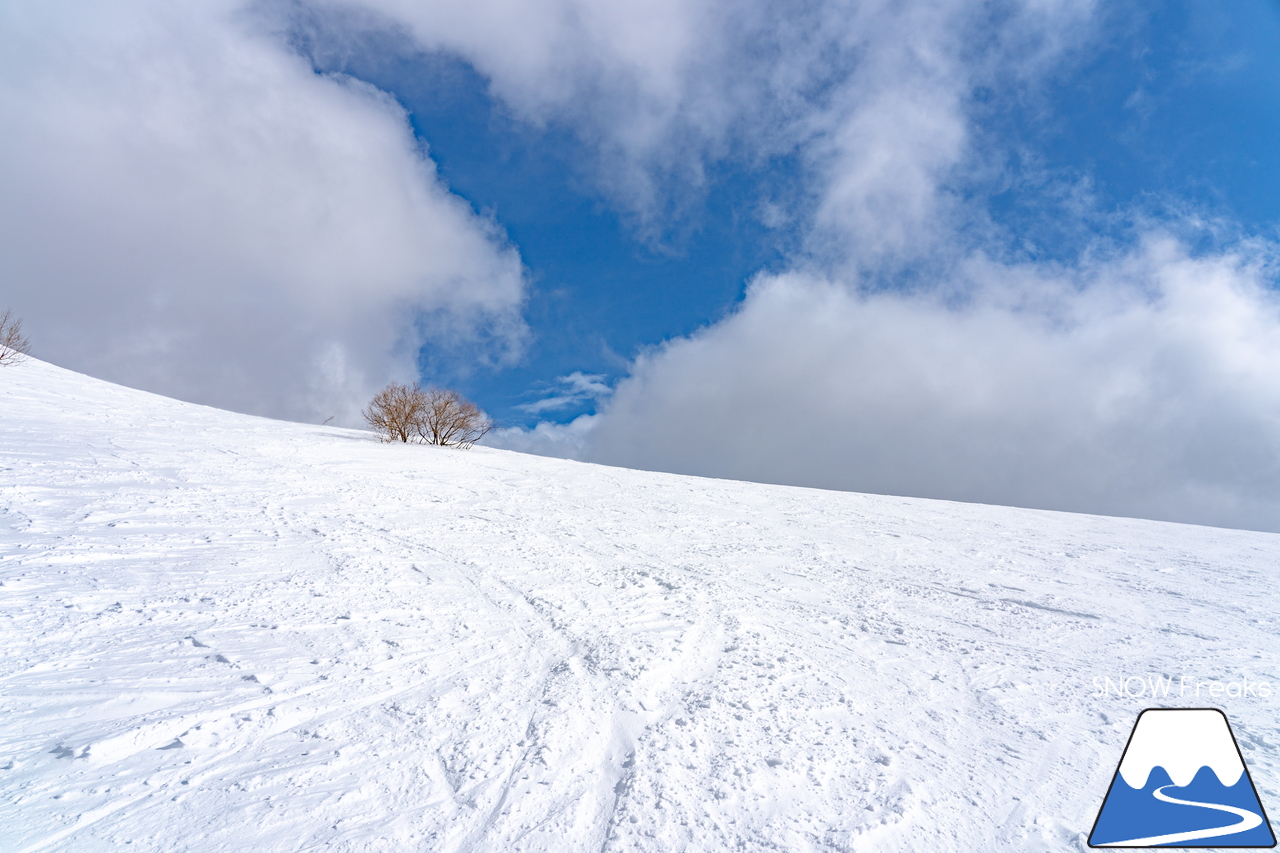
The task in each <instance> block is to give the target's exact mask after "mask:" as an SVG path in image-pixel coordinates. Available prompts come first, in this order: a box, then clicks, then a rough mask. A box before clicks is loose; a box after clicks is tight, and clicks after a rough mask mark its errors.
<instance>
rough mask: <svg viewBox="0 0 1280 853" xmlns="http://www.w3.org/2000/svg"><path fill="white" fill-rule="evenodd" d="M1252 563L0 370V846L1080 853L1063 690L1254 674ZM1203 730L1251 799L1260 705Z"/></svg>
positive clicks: (1079, 693) (1103, 735) (1264, 619)
mask: <svg viewBox="0 0 1280 853" xmlns="http://www.w3.org/2000/svg"><path fill="white" fill-rule="evenodd" d="M1277 557H1280V536H1277V535H1275V534H1269V533H1256V532H1249V531H1240V530H1220V529H1213V528H1205V527H1193V526H1188V525H1177V524H1169V523H1161V522H1152V521H1135V520H1128V519H1119V518H1103V517H1096V516H1085V515H1071V514H1065V513H1054V512H1045V511H1032V510H1014V509H1006V508H1001V507H993V506H982V505H976V504H961V503H947V502H942V501H928V500H918V499H903V498H893V497H882V496H869V495H861V494H853V493H844V492H828V491H820V490H814V489H802V488H790V487H780V486H765V485H757V484H752V483H743V482H731V481H721V480H712V479H699V478H695V477H685V476H676V475H669V474H658V473H648V472H639V471H632V470H626V469H619V468H608V467H603V466H596V465H586V464H581V463H576V462H571V461H565V460H559V459H550V458H543V457H534V456H526V455H522V454H519V453H514V452H510V451H500V450H494V449H491V448H484V447H479V448H475V449H474V450H472V451H469V452H464V451H457V450H446V449H439V448H428V447H423V446H404V445H386V444H380V443H378V442H377V441H376V440H375V439H374V438H373V436H372V435H370V434H368V433H364V432H360V431H353V430H343V429H334V428H327V427H319V426H308V425H303V424H295V423H284V422H277V421H270V420H265V419H261V418H254V417H249V416H244V415H237V414H230V413H227V412H223V411H218V410H215V409H210V408H204V407H200V406H195V405H191V404H187V403H179V402H176V401H173V400H168V399H165V398H162V397H157V396H154V395H151V394H147V393H143V392H140V391H133V390H129V389H126V388H122V387H119V386H114V385H109V384H106V383H104V382H100V381H97V380H93V379H90V378H88V377H85V376H81V375H78V374H75V373H71V372H69V371H66V370H63V369H60V368H57V367H54V366H51V365H49V364H46V363H43V362H40V361H36V360H31V361H28V362H26V363H24V364H22V365H19V366H17V367H9V368H0V648H2V649H3V650H4V653H3V655H0V849H3V850H5V851H13V853H34V851H72V850H74V851H99V850H125V849H127V850H130V851H136V853H143V851H173V850H184V851H214V850H253V851H258V853H274V851H310V850H334V851H344V850H377V851H399V850H413V851H586V850H590V851H601V850H605V851H655V853H656V851H663V853H667V851H683V850H688V851H717V850H735V851H766V850H768V851H779V850H785V851H818V850H823V851H829V850H845V851H851V850H856V851H864V850H865V851H921V850H938V851H960V850H968V851H978V850H991V851H1023V850H1025V851H1045V850H1068V849H1071V850H1083V849H1084V848H1085V839H1086V836H1087V834H1088V832H1089V829H1090V827H1091V825H1092V823H1093V819H1094V817H1095V815H1096V814H1097V809H1098V807H1099V806H1100V804H1101V802H1102V799H1103V797H1104V795H1105V794H1106V791H1107V787H1108V784H1109V783H1110V780H1111V778H1112V774H1113V773H1114V771H1115V769H1116V762H1117V761H1118V760H1119V758H1120V754H1121V751H1122V749H1123V747H1124V744H1125V741H1126V738H1127V737H1128V734H1129V730H1130V727H1131V726H1132V725H1133V721H1134V719H1135V717H1136V715H1137V713H1138V712H1139V711H1140V710H1141V709H1142V708H1143V707H1145V706H1146V705H1148V704H1155V703H1152V701H1151V699H1150V697H1142V696H1128V695H1122V696H1116V695H1111V694H1107V695H1104V696H1099V695H1098V694H1097V692H1096V690H1095V686H1094V685H1095V682H1094V679H1095V678H1099V677H1102V676H1108V677H1112V678H1113V679H1120V678H1123V677H1128V676H1143V675H1147V674H1151V673H1161V674H1166V675H1178V674H1186V675H1189V676H1191V677H1192V678H1193V679H1194V678H1216V679H1223V680H1225V679H1228V678H1240V677H1248V678H1249V679H1251V680H1262V681H1271V682H1275V681H1276V678H1277V676H1276V672H1275V669H1274V665H1275V655H1274V651H1275V649H1276V648H1280V641H1278V638H1277V630H1276V623H1275V615H1274V614H1275V602H1276V601H1277V600H1280V590H1278V589H1277V579H1276V570H1275V567H1276V564H1277ZM1135 683H1136V682H1135ZM1272 695H1273V696H1274V695H1276V694H1275V693H1273V694H1272ZM1215 702H1221V703H1223V704H1222V707H1223V708H1224V709H1225V710H1226V712H1227V714H1228V716H1229V717H1230V719H1231V722H1232V726H1233V728H1234V730H1235V732H1236V735H1237V737H1238V739H1239V742H1240V745H1241V748H1242V749H1243V750H1244V756H1245V759H1246V761H1247V762H1248V763H1249V766H1250V769H1251V772H1252V775H1253V779H1254V781H1255V783H1256V784H1257V785H1258V790H1259V795H1260V796H1261V797H1262V800H1263V802H1264V803H1267V802H1275V801H1276V797H1277V794H1278V793H1280V791H1278V790H1277V781H1276V780H1277V779H1278V778H1280V776H1278V775H1277V774H1278V773H1280V760H1278V759H1277V754H1276V749H1277V747H1276V745H1277V744H1280V724H1278V723H1277V718H1276V714H1275V707H1274V704H1273V703H1274V700H1273V699H1260V698H1258V697H1257V696H1249V697H1244V696H1238V697H1235V698H1222V699H1220V700H1215ZM1158 704H1165V705H1176V704H1181V705H1183V706H1186V707H1194V706H1204V705H1206V704H1207V703H1206V701H1205V699H1204V697H1199V698H1195V697H1186V698H1178V697H1174V698H1172V699H1168V700H1163V701H1161V702H1160V703H1158Z"/></svg>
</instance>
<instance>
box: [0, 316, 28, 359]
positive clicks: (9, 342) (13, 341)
mask: <svg viewBox="0 0 1280 853" xmlns="http://www.w3.org/2000/svg"><path fill="white" fill-rule="evenodd" d="M29 352H31V341H29V340H27V336H26V335H24V334H22V321H21V320H19V319H18V318H17V317H15V316H13V312H12V311H9V310H8V309H6V310H5V312H4V313H3V314H0V365H5V364H21V363H22V361H23V359H25V358H26V357H27V354H28V353H29Z"/></svg>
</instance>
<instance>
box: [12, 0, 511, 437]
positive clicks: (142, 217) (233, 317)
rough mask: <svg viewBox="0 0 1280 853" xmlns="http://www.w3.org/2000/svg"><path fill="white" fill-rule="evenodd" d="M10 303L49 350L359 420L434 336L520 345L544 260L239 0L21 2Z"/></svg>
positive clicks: (395, 119)
mask: <svg viewBox="0 0 1280 853" xmlns="http://www.w3.org/2000/svg"><path fill="white" fill-rule="evenodd" d="M0 116H2V117H0V122H2V123H3V125H4V127H5V132H4V133H3V134H0V199H3V202H2V203H0V281H3V285H2V287H3V295H2V297H0V301H2V302H4V303H5V304H9V305H12V307H13V308H14V309H15V311H17V312H18V313H20V314H21V315H22V316H23V317H24V318H25V319H26V322H27V327H28V329H29V330H30V332H31V336H32V339H33V343H34V346H35V350H36V352H37V353H38V354H39V355H40V356H41V357H44V358H48V359H50V360H52V361H55V362H58V363H61V364H64V365H66V366H68V367H73V368H76V369H80V370H84V371H86V372H89V373H92V374H94V375H97V376H102V377H104V378H109V379H113V380H116V381H121V382H124V383H127V384H132V385H138V386H141V387H145V388H148V389H151V390H156V391H160V392H163V393H168V394H172V395H174V396H178V397H184V398H188V399H197V400H199V401H201V402H207V403H212V404H216V405H221V406H226V407H228V408H233V409H238V410H242V411H251V412H257V413H262V414H271V415H278V416H284V417H294V418H304V419H309V418H315V419H323V418H325V417H327V416H329V415H336V416H337V417H338V419H339V421H344V420H345V421H347V422H351V421H353V420H354V419H355V418H356V415H357V412H358V407H359V405H360V403H362V402H363V401H364V400H366V399H367V396H368V394H369V393H370V391H371V389H373V388H375V387H377V386H378V385H380V384H381V383H383V382H385V381H386V380H387V379H388V378H392V377H398V378H411V377H413V376H415V375H416V369H415V359H416V354H417V350H418V346H419V344H420V343H421V341H422V340H423V337H424V335H429V336H431V337H432V339H433V340H435V341H436V342H438V343H440V344H441V345H442V346H446V347H447V346H463V347H466V346H480V347H481V352H482V353H484V354H487V357H489V358H498V359H501V358H502V357H504V353H505V354H512V353H514V352H517V351H518V349H519V347H520V346H521V341H522V337H523V334H524V327H523V323H522V321H521V319H520V316H519V311H520V306H521V301H522V298H523V287H524V283H523V272H522V267H521V263H520V259H519V257H518V255H517V253H516V251H515V250H514V249H512V248H509V247H508V246H507V245H506V244H505V240H504V237H503V235H502V234H501V233H500V231H499V230H498V229H497V228H496V227H495V226H494V225H492V224H491V223H489V222H488V221H486V220H484V219H482V218H479V217H477V216H476V215H475V214H474V212H473V211H472V210H471V209H470V208H469V206H468V205H467V204H466V203H464V202H463V201H461V200H460V199H458V198H457V197H455V196H452V195H451V194H450V193H449V192H448V191H447V189H446V188H445V187H444V186H443V185H442V184H441V182H440V180H439V179H438V177H437V176H436V174H435V171H434V167H433V165H432V163H431V162H430V160H428V159H426V158H425V157H424V156H423V155H422V154H421V152H420V151H419V150H418V147H417V144H416V142H415V140H414V138H413V136H412V133H411V131H410V129H409V127H408V123H407V121H406V118H405V115H404V113H403V111H402V110H401V109H400V108H399V107H398V106H397V105H396V104H395V103H394V102H393V101H391V100H390V99H389V98H387V97H386V96H384V95H382V94H381V93H379V92H377V91H375V90H373V89H371V88H370V87H368V86H366V85H363V84H361V83H358V82H356V81H352V80H346V79H338V78H333V77H326V76H321V75H317V74H315V73H314V72H313V71H312V69H311V68H310V66H309V65H308V64H307V63H306V62H305V61H304V60H302V59H301V58H299V57H297V56H295V55H293V54H291V53H290V52H289V51H288V50H287V49H285V48H284V47H283V46H282V45H281V44H279V43H277V42H276V41H274V40H272V39H270V38H268V37H267V36H265V35H263V34H261V33H260V32H258V31H257V29H256V24H255V22H254V21H253V20H251V19H250V18H248V17H246V16H245V15H244V14H243V13H242V12H241V11H240V9H239V4H238V3H234V2H227V0H203V2H193V3H183V4H177V5H175V4H171V3H164V2H153V0H133V2H119V3H112V4H107V5H104V4H97V3H90V2H74V1H68V2H57V0H53V1H52V2H40V3H14V4H7V5H6V6H5V7H4V9H3V10H2V11H0Z"/></svg>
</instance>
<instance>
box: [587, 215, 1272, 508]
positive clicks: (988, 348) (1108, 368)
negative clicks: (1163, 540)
mask: <svg viewBox="0 0 1280 853" xmlns="http://www.w3.org/2000/svg"><path fill="white" fill-rule="evenodd" d="M1270 260H1271V255H1270V250H1269V249H1268V247H1265V246H1257V245H1247V244H1246V245H1241V246H1239V247H1237V248H1236V249H1235V250H1234V251H1231V252H1227V253H1222V254H1218V255H1212V256H1207V257H1192V256H1190V255H1189V254H1188V253H1187V251H1186V250H1185V248H1184V247H1183V246H1182V245H1181V244H1179V243H1178V242H1177V241H1175V240H1173V239H1172V238H1169V237H1165V236H1152V237H1150V238H1149V239H1147V240H1146V241H1145V242H1144V244H1143V245H1142V247H1141V248H1140V249H1137V250H1135V251H1133V252H1132V253H1130V254H1128V255H1126V256H1123V257H1120V258H1118V259H1115V260H1111V261H1108V262H1095V263H1089V264H1085V265H1084V266H1082V267H1081V268H1078V269H1056V270H1050V269H1046V268H1037V267H1034V266H1007V265H1001V264H997V263H993V262H991V261H989V260H986V259H982V258H976V259H973V260H971V261H969V262H968V263H967V264H966V265H965V266H964V268H963V269H962V270H959V271H958V274H960V275H963V276H964V278H965V285H966V288H965V292H966V293H967V299H966V301H965V302H964V303H963V304H962V305H961V306H959V307H957V306H954V305H948V304H947V300H945V299H944V298H942V297H941V296H940V295H938V294H936V293H935V294H926V295H915V296H909V295H904V294H900V293H880V294H876V295H868V294H864V293H858V292H857V291H856V290H854V289H851V288H848V287H845V286H842V285H840V284H838V283H835V282H832V281H830V280H824V279H816V278H812V277H807V276H803V275H797V274H790V275H783V276H777V277H764V278H761V279H760V280H758V281H757V282H755V284H754V285H753V287H752V290H751V293H750V295H749V297H748V299H747V300H746V302H745V303H744V304H743V306H742V307H741V310H739V311H738V312H737V313H736V314H734V315H733V316H732V317H730V318H728V319H727V320H725V321H724V322H722V323H720V324H717V325H716V326H714V327H711V328H709V329H707V330H705V331H703V332H702V333H700V334H697V335H694V336H692V337H690V338H686V339H681V340H677V341H673V342H670V343H669V344H667V345H666V346H664V347H662V348H660V349H658V350H656V351H655V352H653V353H650V354H648V355H646V356H644V357H642V358H641V359H639V360H638V361H637V362H636V363H635V365H634V366H633V370H632V374H631V376H630V377H629V378H628V379H626V380H624V381H623V382H622V383H621V384H619V386H618V387H617V390H616V393H615V395H614V397H613V399H612V401H611V402H610V403H609V404H608V405H607V407H606V408H605V409H604V411H603V412H602V413H601V414H600V415H599V416H598V419H597V421H596V422H595V423H594V424H593V427H594V429H593V431H592V432H591V433H590V434H589V435H588V436H586V437H585V446H584V450H583V452H582V453H581V457H582V458H585V459H588V460H594V461H603V462H608V463H611V464H619V465H627V466H635V467H642V468H657V469H662V470H674V471H680V472H688V473H696V474H704V475H711V476H722V477H733V478H743V479H752V480H762V481H768V482H782V483H791V484H798V485H811V486H820V487H829V488H840V489H854V490H859V491H870V492H883V493H891V494H906V495H920V496H927V497H938V498H949V499H956V500H966V501H978V502H986V503H1001V504H1016V505H1023V506H1033V507H1043V508H1052V509H1065V510H1074V511H1083V512H1097V513H1106V514H1118V515H1136V516H1142V517H1149V518H1162V519H1170V520H1178V521H1193V522H1199V523H1207V524H1219V525H1224V526H1246V527H1254V528H1258V529H1268V530H1280V523H1278V522H1277V521H1276V519H1280V485H1278V484H1280V373H1277V371H1276V368H1275V365H1277V364H1280V296H1278V295H1277V292H1276V291H1275V289H1273V287H1271V285H1270V282H1269V279H1268V277H1267V276H1268V269H1269V268H1268V266H1267V264H1268V263H1269V262H1270Z"/></svg>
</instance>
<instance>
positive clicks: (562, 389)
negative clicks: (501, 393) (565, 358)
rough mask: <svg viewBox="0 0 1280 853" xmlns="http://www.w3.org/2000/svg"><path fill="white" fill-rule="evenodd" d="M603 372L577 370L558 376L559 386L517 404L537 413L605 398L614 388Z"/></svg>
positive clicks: (525, 409) (557, 384)
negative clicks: (547, 392)
mask: <svg viewBox="0 0 1280 853" xmlns="http://www.w3.org/2000/svg"><path fill="white" fill-rule="evenodd" d="M604 379H605V377H604V374H603V373H583V372H582V371H581V370H575V371H574V372H573V373H570V374H569V375H568V376H560V377H557V378H556V381H555V385H556V386H558V387H556V388H555V389H553V390H552V391H551V392H550V393H549V394H547V395H546V396H545V397H543V398H542V399H540V400H534V401H533V402H532V403H525V404H523V405H520V406H516V408H517V409H520V410H521V411H523V412H528V413H529V414H531V415H537V414H540V413H542V412H555V411H559V410H561V409H567V408H569V407H570V406H576V405H579V404H581V403H585V402H588V401H598V400H603V399H605V398H606V397H608V396H609V395H610V394H612V393H613V389H612V388H610V387H609V385H608V383H606V382H605V381H604Z"/></svg>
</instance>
